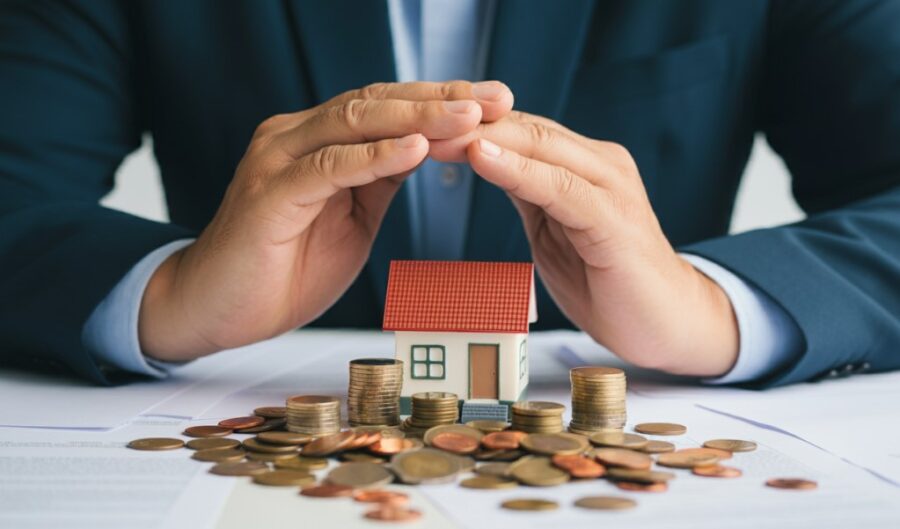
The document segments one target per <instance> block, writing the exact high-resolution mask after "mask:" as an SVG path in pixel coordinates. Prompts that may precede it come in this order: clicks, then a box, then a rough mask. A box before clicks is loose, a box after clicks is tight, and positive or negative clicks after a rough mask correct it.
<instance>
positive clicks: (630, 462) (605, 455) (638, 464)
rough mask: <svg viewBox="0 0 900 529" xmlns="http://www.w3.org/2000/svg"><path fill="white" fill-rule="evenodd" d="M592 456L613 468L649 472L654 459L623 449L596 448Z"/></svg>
mask: <svg viewBox="0 0 900 529" xmlns="http://www.w3.org/2000/svg"><path fill="white" fill-rule="evenodd" d="M590 455H591V457H593V458H594V459H596V460H597V461H599V462H600V463H603V464H604V465H607V466H611V467H624V468H632V469H635V470H647V469H649V468H650V466H651V465H652V464H653V459H651V458H650V456H648V455H647V454H642V453H640V452H633V451H631V450H625V449H622V448H596V449H594V450H592V451H591V453H590ZM662 455H666V454H662Z"/></svg>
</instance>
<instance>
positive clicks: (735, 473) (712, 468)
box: [691, 465, 743, 478]
mask: <svg viewBox="0 0 900 529" xmlns="http://www.w3.org/2000/svg"><path fill="white" fill-rule="evenodd" d="M691 472H692V473H694V474H696V475H697V476H703V477H707V478H739V477H741V474H743V472H741V471H740V469H737V468H734V467H726V466H723V465H708V466H705V467H694V468H693V469H692V470H691Z"/></svg>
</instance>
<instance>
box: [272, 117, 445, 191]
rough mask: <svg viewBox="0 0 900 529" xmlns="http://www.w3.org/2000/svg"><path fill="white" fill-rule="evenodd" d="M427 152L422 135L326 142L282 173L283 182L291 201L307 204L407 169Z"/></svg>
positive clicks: (411, 167)
mask: <svg viewBox="0 0 900 529" xmlns="http://www.w3.org/2000/svg"><path fill="white" fill-rule="evenodd" d="M426 154H428V140H426V139H425V137H424V136H422V135H421V134H410V135H408V136H405V137H402V138H396V139H385V140H379V141H375V142H370V143H362V144H356V145H328V146H326V147H323V148H321V149H319V150H317V151H315V152H313V153H310V154H308V155H306V156H304V157H303V158H301V159H300V160H297V161H296V162H295V163H293V164H291V166H290V167H289V168H288V169H287V170H286V171H285V172H284V173H283V185H284V186H286V187H287V189H286V190H285V192H287V193H289V195H290V196H291V198H292V200H293V203H294V204H296V205H299V206H306V205H310V204H315V203H317V202H320V201H322V200H325V199H326V198H328V197H330V196H331V195H333V194H335V193H336V192H337V191H339V190H341V189H347V188H351V187H357V186H362V185H366V184H369V183H372V182H374V181H376V180H379V179H383V178H387V177H391V176H394V175H398V174H402V173H406V172H409V171H411V170H412V169H414V168H415V167H416V166H417V165H418V164H419V163H421V162H422V160H424V159H425V155H426ZM281 192H283V191H282V190H279V193H281Z"/></svg>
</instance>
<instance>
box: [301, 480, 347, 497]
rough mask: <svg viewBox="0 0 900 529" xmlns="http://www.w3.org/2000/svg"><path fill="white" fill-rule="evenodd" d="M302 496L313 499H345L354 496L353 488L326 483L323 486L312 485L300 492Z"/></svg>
mask: <svg viewBox="0 0 900 529" xmlns="http://www.w3.org/2000/svg"><path fill="white" fill-rule="evenodd" d="M300 495H301V496H309V497H311V498H343V497H346V496H352V495H353V487H347V486H345V485H334V484H331V483H325V484H322V485H310V486H308V487H303V489H301V490H300Z"/></svg>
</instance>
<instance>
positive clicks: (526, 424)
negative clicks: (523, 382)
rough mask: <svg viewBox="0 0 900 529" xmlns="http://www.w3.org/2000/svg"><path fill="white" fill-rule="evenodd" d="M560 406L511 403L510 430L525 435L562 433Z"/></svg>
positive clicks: (561, 411) (554, 404)
mask: <svg viewBox="0 0 900 529" xmlns="http://www.w3.org/2000/svg"><path fill="white" fill-rule="evenodd" d="M565 409H566V408H565V407H564V406H563V405H562V404H557V403H555V402H543V401H521V402H516V403H513V405H512V406H511V407H510V410H511V411H512V429H513V430H518V431H520V432H526V433H558V432H561V431H563V429H564V427H563V418H562V414H563V412H564V411H565Z"/></svg>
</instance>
